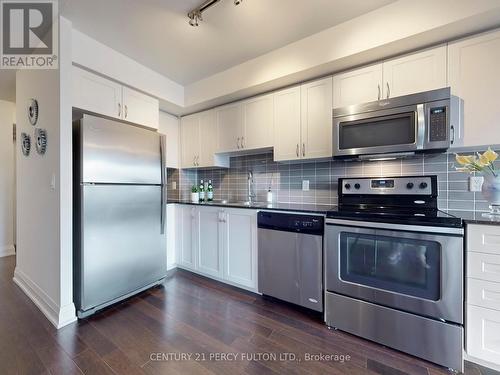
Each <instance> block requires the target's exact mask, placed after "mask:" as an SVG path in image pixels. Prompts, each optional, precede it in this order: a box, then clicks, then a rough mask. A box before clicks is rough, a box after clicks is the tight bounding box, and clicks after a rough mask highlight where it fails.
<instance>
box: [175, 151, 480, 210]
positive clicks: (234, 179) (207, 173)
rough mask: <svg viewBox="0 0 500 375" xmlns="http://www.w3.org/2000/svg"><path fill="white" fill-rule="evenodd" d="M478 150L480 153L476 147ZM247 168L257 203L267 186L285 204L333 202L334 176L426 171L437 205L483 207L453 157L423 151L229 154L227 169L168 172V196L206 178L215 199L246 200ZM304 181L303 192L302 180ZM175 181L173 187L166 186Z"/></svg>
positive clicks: (187, 191)
mask: <svg viewBox="0 0 500 375" xmlns="http://www.w3.org/2000/svg"><path fill="white" fill-rule="evenodd" d="M478 151H483V149H480V150H478ZM249 171H252V172H253V174H254V180H255V184H254V187H255V191H256V194H257V200H258V201H264V200H265V199H266V192H267V189H268V188H269V186H270V187H271V190H272V191H273V193H274V199H275V200H276V201H278V202H285V203H316V204H326V205H335V204H337V202H338V196H337V188H338V178H340V177H356V176H361V177H371V176H373V177H381V176H405V175H406V176H409V175H416V176H420V175H424V174H431V175H437V176H438V189H439V199H438V205H439V208H440V209H442V210H445V211H449V212H450V213H453V214H456V215H458V216H461V217H464V218H475V216H478V217H480V215H481V213H482V212H485V211H488V203H487V202H486V201H485V200H484V199H483V197H482V196H481V193H473V192H469V191H468V177H469V175H468V174H466V173H462V172H457V171H456V170H455V155H454V154H453V153H448V154H426V155H416V156H413V157H409V158H406V159H400V160H389V161H373V162H370V161H334V160H328V161H303V162H291V163H277V162H274V161H273V154H272V152H269V153H265V154H259V155H249V156H237V157H232V158H231V162H230V168H229V169H219V168H214V169H203V170H198V171H196V170H175V169H173V170H170V169H169V170H168V172H167V177H168V178H169V190H168V194H169V197H170V198H173V199H177V198H180V199H189V197H190V196H189V194H190V191H191V186H192V185H193V184H196V183H198V184H199V182H200V180H201V179H203V180H205V181H206V180H212V184H213V186H214V191H215V194H214V198H215V199H227V200H238V201H240V200H241V201H243V200H247V194H248V192H247V177H248V172H249ZM304 180H308V181H309V191H303V190H302V181H304ZM171 181H177V189H178V190H177V191H175V190H172V189H171V185H172V184H171Z"/></svg>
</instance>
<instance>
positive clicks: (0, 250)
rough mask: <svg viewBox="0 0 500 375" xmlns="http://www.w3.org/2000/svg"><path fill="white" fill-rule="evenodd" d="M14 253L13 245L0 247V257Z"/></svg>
mask: <svg viewBox="0 0 500 375" xmlns="http://www.w3.org/2000/svg"><path fill="white" fill-rule="evenodd" d="M11 255H16V248H15V247H14V245H6V246H2V247H0V258H3V257H8V256H11Z"/></svg>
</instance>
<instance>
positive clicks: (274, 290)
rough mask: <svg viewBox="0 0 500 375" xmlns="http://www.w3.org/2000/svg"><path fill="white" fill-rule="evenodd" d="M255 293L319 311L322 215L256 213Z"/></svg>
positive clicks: (321, 296)
mask: <svg viewBox="0 0 500 375" xmlns="http://www.w3.org/2000/svg"><path fill="white" fill-rule="evenodd" d="M257 224H258V228H259V230H258V237H259V292H260V293H262V294H264V295H268V296H271V297H275V298H278V299H280V300H283V301H287V302H291V303H294V304H297V305H300V306H303V307H307V308H310V309H313V310H316V311H320V312H322V311H323V234H324V218H323V216H313V215H302V214H295V213H280V212H266V211H261V212H259V213H258V219H257Z"/></svg>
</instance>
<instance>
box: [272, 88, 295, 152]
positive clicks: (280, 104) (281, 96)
mask: <svg viewBox="0 0 500 375" xmlns="http://www.w3.org/2000/svg"><path fill="white" fill-rule="evenodd" d="M300 102H301V99H300V86H296V87H292V88H290V89H286V90H281V91H278V92H276V93H275V94H274V160H276V161H283V160H297V159H300V157H301V138H300V133H301V129H300V122H301V118H300V113H301V111H300Z"/></svg>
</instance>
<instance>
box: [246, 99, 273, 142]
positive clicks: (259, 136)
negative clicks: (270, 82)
mask: <svg viewBox="0 0 500 375" xmlns="http://www.w3.org/2000/svg"><path fill="white" fill-rule="evenodd" d="M242 111H243V140H242V146H243V148H245V149H257V148H264V147H272V146H273V137H274V95H272V94H271V95H264V96H259V97H257V98H253V99H250V100H247V101H245V102H243V104H242Z"/></svg>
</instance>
